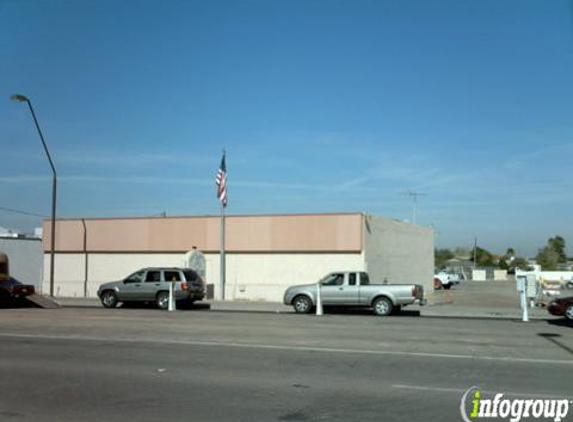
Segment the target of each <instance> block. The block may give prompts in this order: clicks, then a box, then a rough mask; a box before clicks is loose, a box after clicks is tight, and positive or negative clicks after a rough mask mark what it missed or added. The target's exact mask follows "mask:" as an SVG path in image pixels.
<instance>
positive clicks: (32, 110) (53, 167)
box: [10, 94, 58, 297]
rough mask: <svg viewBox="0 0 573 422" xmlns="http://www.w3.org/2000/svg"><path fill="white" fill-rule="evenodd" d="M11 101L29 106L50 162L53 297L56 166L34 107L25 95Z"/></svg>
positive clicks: (51, 286)
mask: <svg viewBox="0 0 573 422" xmlns="http://www.w3.org/2000/svg"><path fill="white" fill-rule="evenodd" d="M10 99H12V100H13V101H18V102H21V103H23V102H25V103H27V104H28V107H29V108H30V112H31V113H32V117H33V118H34V123H35V124H36V129H37V130H38V134H39V135H40V140H41V141H42V146H43V147H44V151H45V152H46V155H47V156H48V161H49V162H50V167H51V168H52V216H51V220H52V222H51V226H50V228H51V235H50V296H52V297H54V260H55V259H54V258H55V252H56V192H57V186H58V176H57V174H56V167H55V166H54V162H53V161H52V156H51V155H50V151H48V147H47V146H46V141H44V135H42V130H41V129H40V125H39V124H38V119H37V118H36V113H35V112H34V108H33V107H32V103H31V102H30V100H29V99H28V97H26V96H25V95H21V94H14V95H12V96H11V97H10Z"/></svg>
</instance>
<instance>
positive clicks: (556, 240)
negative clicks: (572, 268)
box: [547, 236, 567, 263]
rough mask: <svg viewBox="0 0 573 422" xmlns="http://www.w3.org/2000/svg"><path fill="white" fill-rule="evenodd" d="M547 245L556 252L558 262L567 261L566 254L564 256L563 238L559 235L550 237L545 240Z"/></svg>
mask: <svg viewBox="0 0 573 422" xmlns="http://www.w3.org/2000/svg"><path fill="white" fill-rule="evenodd" d="M547 246H548V247H549V248H551V249H552V250H554V251H555V252H556V253H557V255H558V256H559V262H560V263H564V262H567V256H565V239H563V238H562V237H561V236H555V237H552V238H551V239H549V240H548V241H547Z"/></svg>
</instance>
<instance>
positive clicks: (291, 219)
mask: <svg viewBox="0 0 573 422" xmlns="http://www.w3.org/2000/svg"><path fill="white" fill-rule="evenodd" d="M225 220H226V227H225V249H226V251H227V252H325V251H332V252H360V251H362V245H363V241H362V214H360V213H352V214H300V215H259V216H227V217H226V219H225ZM44 233H45V234H46V236H45V237H44V250H46V251H48V250H49V248H50V236H51V230H50V221H45V222H44ZM193 246H197V247H198V248H199V249H200V250H202V251H203V252H218V251H219V250H220V218H219V217H168V218H158V217H155V218H116V219H112V218H109V219H83V220H81V219H80V220H78V219H75V220H58V221H57V222H56V250H57V251H59V252H83V251H84V250H85V251H88V252H137V253H143V252H155V253H157V252H173V253H175V252H176V253H180V252H185V251H189V250H191V248H192V247H193Z"/></svg>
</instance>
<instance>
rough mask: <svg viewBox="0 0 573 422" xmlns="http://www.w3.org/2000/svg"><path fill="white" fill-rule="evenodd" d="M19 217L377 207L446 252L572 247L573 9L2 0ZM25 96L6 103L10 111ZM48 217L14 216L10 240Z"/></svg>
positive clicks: (2, 76) (12, 194)
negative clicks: (429, 230) (223, 197)
mask: <svg viewBox="0 0 573 422" xmlns="http://www.w3.org/2000/svg"><path fill="white" fill-rule="evenodd" d="M0 57H1V61H0V81H1V83H0V148H1V153H0V154H1V155H0V156H1V157H2V160H1V162H2V165H1V166H0V197H1V198H2V200H1V201H0V207H4V208H12V209H17V210H23V211H28V212H32V213H37V214H41V215H49V213H50V187H51V179H50V174H51V173H50V169H49V166H48V163H47V160H46V157H45V155H44V153H43V151H42V149H41V145H40V143H39V138H38V135H37V133H36V131H35V128H34V126H33V122H32V120H31V116H30V113H29V111H28V110H27V109H26V108H25V106H24V105H23V104H18V103H14V102H11V101H9V96H10V94H13V93H15V92H18V93H22V94H25V95H27V96H29V97H30V98H31V99H32V101H33V104H34V107H35V109H36V113H37V115H38V118H39V120H40V124H41V126H42V129H43V132H44V135H45V138H46V140H47V142H48V144H49V147H50V150H51V152H52V155H53V157H54V161H55V163H56V167H57V170H58V176H59V184H58V215H59V216H61V217H108V216H147V215H156V214H159V213H161V212H163V211H165V212H166V213H167V215H194V214H201V215H203V214H218V213H219V204H218V202H217V200H216V198H215V186H214V177H215V174H216V171H217V167H218V165H219V161H220V155H221V150H222V149H223V148H225V149H226V150H227V153H228V155H227V166H228V172H229V176H228V180H229V206H228V209H227V213H228V214H261V213H307V212H341V211H364V212H367V213H371V214H375V215H382V216H387V217H391V218H396V219H401V220H411V219H412V200H411V198H409V197H408V195H407V194H406V193H407V191H408V190H409V189H411V190H413V191H416V192H421V193H424V194H425V195H424V196H420V197H419V199H418V222H419V223H420V224H422V225H428V226H429V225H433V226H434V227H435V228H436V229H437V235H436V244H437V246H439V247H456V246H472V245H473V239H474V236H475V237H477V238H478V243H479V244H480V246H483V247H486V248H488V249H491V250H492V251H494V252H504V251H505V249H506V248H507V247H509V246H513V247H515V248H516V249H517V250H518V253H522V254H534V253H535V252H536V250H537V249H538V248H539V247H541V246H543V245H544V244H545V242H546V241H547V239H548V238H549V237H551V236H554V235H555V234H559V235H561V236H563V237H565V239H566V241H567V242H573V225H572V224H571V213H572V211H571V210H572V209H573V183H572V182H571V180H572V178H571V177H570V173H571V171H572V167H573V166H572V165H571V157H573V119H572V115H573V101H572V98H573V84H572V81H573V72H572V71H573V6H572V4H571V1H569V0H549V1H547V0H536V1H533V0H515V1H512V0H482V1H470V0H467V1H464V0H444V1H438V0H436V1H426V0H419V1H412V0H406V1H383V0H378V1H367V0H362V1H360V0H359V1H354V0H353V1H350V0H349V1H338V0H322V1H316V0H307V1H278V0H277V1H270V0H269V1H262V0H260V1H259V0H257V1H255V0H244V1H217V0H215V1H196V2H192V1H175V0H171V1H169V0H167V1H159V0H157V1H155V0H154V1H151V0H143V1H135V0H133V1H128V0H123V1H107V0H103V1H88V0H66V1H63V0H62V1H59V0H42V1H32V0H0ZM2 98H3V99H4V100H1V99H2ZM40 221H41V219H40V218H36V217H32V216H26V215H20V214H15V213H11V212H8V211H2V210H0V226H4V227H8V228H17V229H23V230H31V229H32V228H33V227H34V226H37V225H39V224H40Z"/></svg>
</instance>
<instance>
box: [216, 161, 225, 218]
mask: <svg viewBox="0 0 573 422" xmlns="http://www.w3.org/2000/svg"><path fill="white" fill-rule="evenodd" d="M215 184H216V185H217V198H219V201H221V204H222V205H223V206H224V207H226V206H227V166H226V165H225V153H223V158H221V166H220V167H219V171H218V172H217V177H216V178H215Z"/></svg>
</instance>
